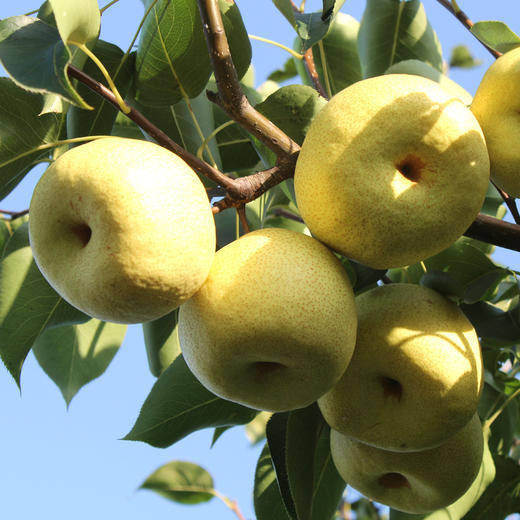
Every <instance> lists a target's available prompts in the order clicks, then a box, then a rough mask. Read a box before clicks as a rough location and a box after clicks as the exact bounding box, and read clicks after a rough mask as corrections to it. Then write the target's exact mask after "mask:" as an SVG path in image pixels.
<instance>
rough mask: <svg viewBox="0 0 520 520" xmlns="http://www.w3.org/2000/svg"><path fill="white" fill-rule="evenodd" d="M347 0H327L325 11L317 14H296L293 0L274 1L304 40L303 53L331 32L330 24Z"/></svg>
mask: <svg viewBox="0 0 520 520" xmlns="http://www.w3.org/2000/svg"><path fill="white" fill-rule="evenodd" d="M344 2H345V0H327V1H326V2H324V3H323V7H324V9H323V10H322V11H318V12H315V13H299V12H295V11H294V9H293V7H292V2H291V0H273V3H274V4H275V5H276V7H277V8H278V10H279V11H280V12H281V13H282V14H283V15H284V16H285V18H286V19H287V20H288V22H289V23H290V24H291V25H292V26H293V27H294V29H295V30H296V33H297V34H298V36H299V37H300V38H301V40H302V45H301V48H302V52H305V51H306V50H307V49H309V48H310V47H312V46H313V45H314V44H315V43H317V42H318V41H320V40H321V39H322V38H323V37H324V36H325V35H326V34H327V31H328V30H329V27H330V24H331V23H332V21H333V20H334V17H335V16H336V14H337V13H338V11H339V9H340V8H341V6H342V5H343V3H344Z"/></svg>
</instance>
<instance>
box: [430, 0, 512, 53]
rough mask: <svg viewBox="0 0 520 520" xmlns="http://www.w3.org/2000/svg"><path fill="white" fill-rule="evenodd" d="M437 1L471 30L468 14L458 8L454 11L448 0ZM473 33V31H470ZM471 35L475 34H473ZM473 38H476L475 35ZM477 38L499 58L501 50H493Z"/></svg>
mask: <svg viewBox="0 0 520 520" xmlns="http://www.w3.org/2000/svg"><path fill="white" fill-rule="evenodd" d="M437 2H439V4H441V5H442V6H443V7H444V8H446V9H447V10H448V11H449V12H450V13H451V14H452V15H453V16H455V17H456V18H457V20H458V21H459V22H460V23H461V24H462V25H463V26H464V27H466V29H468V30H469V31H470V32H471V28H472V27H473V25H474V24H473V22H472V21H471V20H470V19H469V17H468V15H467V14H466V13H465V12H464V11H462V10H461V9H459V10H458V11H455V9H453V6H452V5H451V2H450V0H437ZM471 34H473V33H471ZM473 36H475V35H474V34H473ZM475 38H477V37H476V36H475ZM477 40H478V41H479V42H480V43H481V44H482V45H483V46H484V47H485V48H486V49H487V50H488V51H489V52H490V53H491V54H492V55H493V56H494V57H495V58H499V57H500V56H502V53H501V52H498V51H495V50H494V49H492V48H491V47H488V46H487V45H486V44H485V43H483V42H481V41H480V40H479V39H478V38H477Z"/></svg>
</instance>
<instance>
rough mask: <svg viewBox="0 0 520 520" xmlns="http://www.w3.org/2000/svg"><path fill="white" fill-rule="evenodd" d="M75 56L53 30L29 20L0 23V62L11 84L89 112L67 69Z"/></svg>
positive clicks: (19, 18)
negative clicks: (46, 94)
mask: <svg viewBox="0 0 520 520" xmlns="http://www.w3.org/2000/svg"><path fill="white" fill-rule="evenodd" d="M76 55H78V56H79V58H78V59H79V60H80V61H81V62H82V61H84V57H83V55H79V51H78V50H77V49H74V50H72V51H70V50H69V49H68V47H67V46H66V45H65V44H64V43H63V41H62V39H61V37H60V33H59V32H58V30H57V29H56V27H52V26H50V25H47V24H46V23H45V22H42V21H41V20H38V19H37V18H32V17H30V16H13V17H11V18H6V19H5V20H2V21H0V61H1V62H2V65H3V66H4V68H5V69H6V70H7V72H8V73H9V76H11V78H12V79H13V81H14V82H15V83H16V84H18V85H20V86H21V87H23V88H24V89H26V90H29V91H31V92H35V93H39V94H45V93H54V94H57V95H59V96H61V97H62V98H63V99H65V100H66V101H68V102H69V103H73V104H76V105H78V106H80V107H82V108H86V109H89V108H91V107H90V106H89V105H88V104H87V103H86V102H85V101H84V100H83V98H82V97H81V96H80V95H79V94H78V93H77V91H76V90H75V89H74V87H73V85H72V83H71V81H70V80H69V77H68V74H67V66H68V65H69V64H70V63H71V62H72V61H73V59H74V56H76Z"/></svg>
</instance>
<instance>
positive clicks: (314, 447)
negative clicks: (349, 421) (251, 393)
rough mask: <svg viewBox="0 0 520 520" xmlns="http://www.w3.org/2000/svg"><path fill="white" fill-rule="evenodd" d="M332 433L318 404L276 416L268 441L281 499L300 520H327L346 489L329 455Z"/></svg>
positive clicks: (269, 431)
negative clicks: (330, 434)
mask: <svg viewBox="0 0 520 520" xmlns="http://www.w3.org/2000/svg"><path fill="white" fill-rule="evenodd" d="M329 433H330V429H329V428H328V427H327V425H326V424H325V423H324V421H323V418H322V416H321V414H320V412H319V410H318V407H317V405H316V404H313V405H311V406H308V407H306V408H303V409H299V410H294V411H292V412H286V413H277V414H274V415H273V416H272V417H271V419H270V421H269V422H268V423H267V439H268V444H269V449H270V454H271V457H272V461H273V466H274V468H275V470H276V476H277V481H278V486H279V489H280V496H281V498H282V501H283V503H284V504H285V508H286V510H287V511H288V514H289V516H290V517H291V518H294V519H297V520H328V519H331V518H332V517H333V516H334V513H335V511H336V509H337V506H338V503H339V501H340V500H341V496H342V494H343V491H344V489H345V482H344V481H343V480H342V478H341V477H340V476H339V474H338V472H337V471H336V469H335V467H334V464H333V463H332V459H331V455H330V443H329Z"/></svg>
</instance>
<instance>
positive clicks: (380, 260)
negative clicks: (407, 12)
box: [294, 74, 489, 269]
mask: <svg viewBox="0 0 520 520" xmlns="http://www.w3.org/2000/svg"><path fill="white" fill-rule="evenodd" d="M488 183H489V158H488V154H487V149H486V144H485V140H484V136H483V134H482V131H481V129H480V126H479V124H478V122H477V120H476V119H475V116H474V115H473V114H472V113H471V111H470V110H469V109H468V107H467V106H466V105H464V104H463V103H462V101H461V100H460V99H459V98H458V96H456V95H453V94H451V93H450V92H448V91H446V90H444V89H443V88H442V87H441V86H440V85H439V84H438V83H436V82H435V81H432V80H430V79H427V78H423V77H419V76H413V75H408V74H388V75H384V76H379V77H374V78H369V79H365V80H362V81H358V82H357V83H354V84H353V85H350V86H349V87H347V88H346V89H344V90H342V91H341V92H339V93H338V94H336V95H335V96H333V97H332V98H331V100H330V101H329V103H328V104H327V105H326V106H325V107H324V108H323V109H322V110H321V111H320V112H319V113H318V114H317V115H316V117H315V118H314V120H313V121H312V123H311V126H310V128H309V131H308V132H307V135H306V137H305V140H304V142H303V145H302V149H301V151H300V154H299V156H298V160H297V164H296V172H295V177H294V187H295V192H296V201H297V203H298V207H299V210H300V213H301V216H302V218H303V220H304V221H305V223H306V224H307V226H308V228H309V229H310V231H311V233H312V234H313V236H315V237H316V238H318V239H319V240H321V241H322V242H324V243H325V244H327V245H328V246H329V247H331V248H332V249H334V250H335V251H338V252H340V253H343V254H344V255H346V256H348V257H350V258H352V259H354V260H356V261H358V262H360V263H362V264H365V265H368V266H371V267H374V268H378V269H386V268H389V267H399V266H403V265H409V264H412V263H416V262H418V261H420V260H422V259H425V258H427V257H430V256H432V255H434V254H436V253H438V252H440V251H441V250H443V249H445V248H446V247H448V246H449V245H450V244H451V243H452V242H454V241H455V240H456V239H457V238H458V237H459V236H460V235H461V234H462V233H463V232H464V231H466V229H467V228H468V227H469V225H470V224H471V222H472V221H473V220H474V219H475V217H476V216H477V214H478V212H479V210H480V208H481V206H482V203H483V201H484V198H485V195H486V191H487V187H488Z"/></svg>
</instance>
